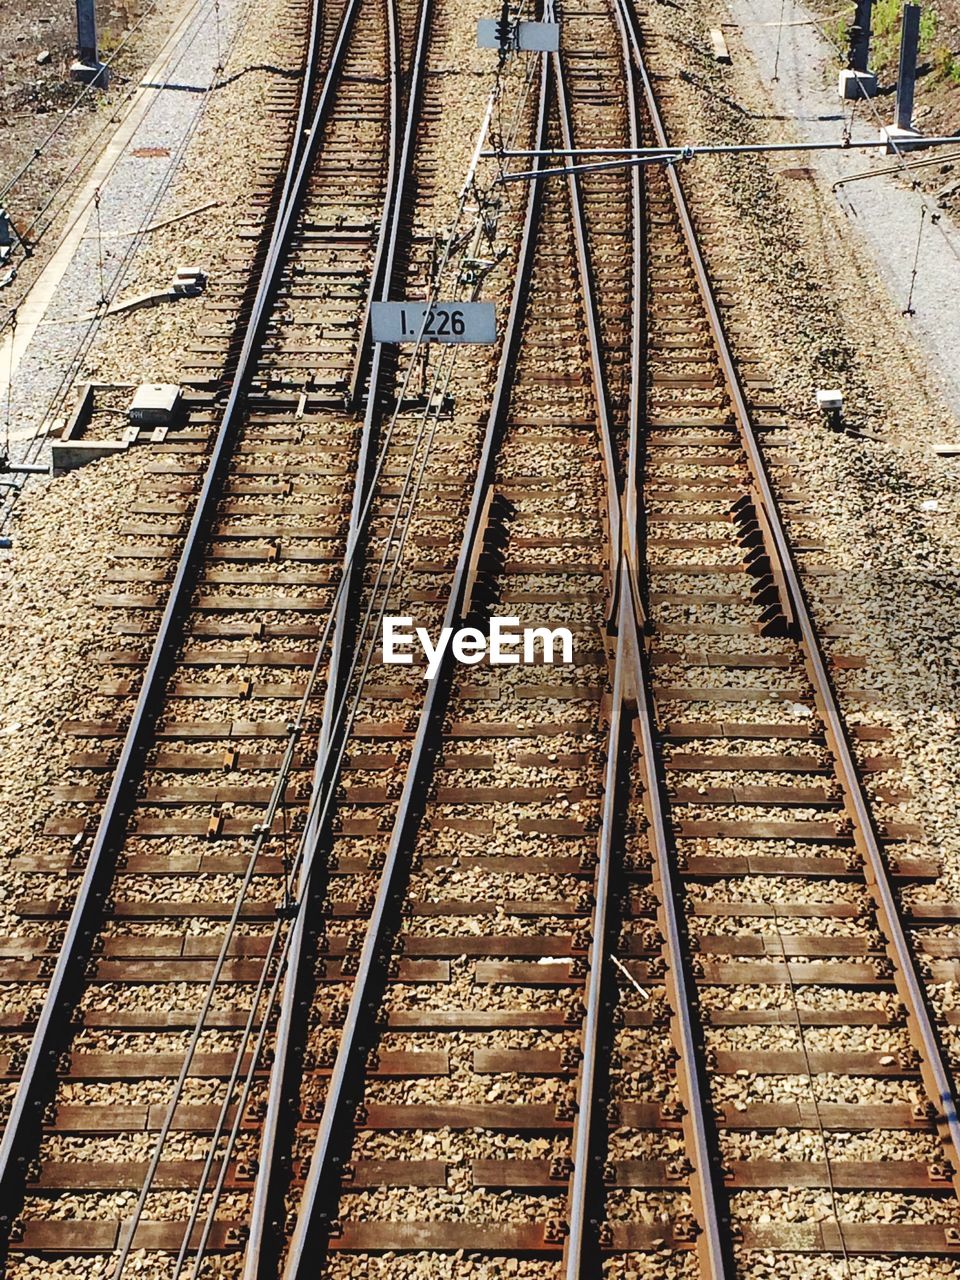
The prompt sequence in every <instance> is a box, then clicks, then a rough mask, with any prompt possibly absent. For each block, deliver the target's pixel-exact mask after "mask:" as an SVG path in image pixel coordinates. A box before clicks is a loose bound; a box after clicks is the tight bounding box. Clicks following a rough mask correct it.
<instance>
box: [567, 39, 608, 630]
mask: <svg viewBox="0 0 960 1280" xmlns="http://www.w3.org/2000/svg"><path fill="white" fill-rule="evenodd" d="M550 56H551V58H552V59H553V67H554V71H553V78H554V84H555V85H556V96H557V109H558V113H559V116H560V132H561V135H562V137H563V140H564V143H565V144H566V145H567V146H572V145H573V119H572V115H571V111H570V99H569V97H568V95H567V87H566V83H565V81H564V76H563V63H562V61H561V56H560V54H559V53H553V54H551V55H550ZM568 191H569V198H570V217H571V221H572V223H573V238H574V244H575V246H576V253H577V267H578V271H579V276H580V293H581V297H582V299H583V311H584V318H585V320H586V322H587V343H588V346H589V350H590V366H591V370H592V372H593V392H594V403H595V404H596V406H597V427H598V429H599V432H600V446H601V451H602V459H603V467H604V470H605V472H606V475H607V486H606V488H607V513H606V524H607V538H608V540H609V542H610V547H611V550H610V567H611V577H610V581H611V598H610V608H609V612H608V615H607V616H608V618H609V619H612V618H614V617H615V616H616V611H617V598H618V594H619V567H620V562H621V550H622V547H623V508H622V505H621V502H620V488H621V476H620V468H619V466H618V465H617V446H616V438H615V435H614V427H613V414H612V412H611V408H610V388H609V385H608V381H607V371H606V369H605V368H604V363H603V343H602V341H601V335H600V313H599V307H598V304H597V295H596V292H595V290H594V287H593V270H592V263H591V255H590V246H589V245H588V243H587V228H586V218H585V215H584V203H583V190H582V186H581V182H580V178H579V177H578V176H577V175H575V174H571V176H570V179H569V181H568Z"/></svg>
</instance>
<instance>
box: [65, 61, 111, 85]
mask: <svg viewBox="0 0 960 1280" xmlns="http://www.w3.org/2000/svg"><path fill="white" fill-rule="evenodd" d="M70 79H71V80H76V81H77V83H78V84H93V85H96V87H97V88H98V89H106V87H107V85H108V84H109V82H110V68H109V67H107V66H106V65H105V63H103V62H80V61H79V60H78V61H77V62H73V63H71V64H70Z"/></svg>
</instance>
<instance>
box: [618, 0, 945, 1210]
mask: <svg viewBox="0 0 960 1280" xmlns="http://www.w3.org/2000/svg"><path fill="white" fill-rule="evenodd" d="M620 3H621V5H622V6H623V8H624V15H625V18H626V20H627V23H628V27H629V31H630V42H631V46H632V49H633V55H634V61H635V63H636V66H637V70H638V72H639V74H640V77H641V80H642V82H643V86H644V92H645V96H646V100H647V108H648V111H649V113H650V118H651V122H652V124H653V129H654V133H655V134H656V137H657V141H658V144H660V145H663V146H665V145H666V132H665V130H664V126H663V121H662V119H661V116H660V112H659V107H658V104H657V101H656V96H655V94H654V91H653V85H652V83H651V81H650V77H649V75H648V73H647V70H646V67H645V65H644V62H643V57H642V54H641V47H640V46H641V41H640V36H639V31H638V28H637V24H636V18H635V15H634V13H633V11H632V9H630V8H629V7H628V6H627V0H620ZM667 177H668V180H669V183H670V187H671V191H672V193H673V198H674V203H675V205H676V209H677V215H678V218H679V221H680V225H681V229H682V231H683V236H684V240H685V241H686V244H687V249H688V252H689V254H690V260H691V263H692V265H693V268H694V272H695V274H696V278H697V284H698V287H699V290H700V294H701V297H702V299H703V303H704V306H705V308H706V311H707V316H708V319H709V322H710V327H711V330H712V333H713V338H714V342H715V345H716V349H717V353H718V355H719V358H720V362H721V366H722V368H723V372H724V378H725V381H726V384H727V389H728V392H729V394H730V398H731V401H732V403H733V407H734V414H735V418H736V425H737V430H738V433H739V435H740V439H741V443H742V445H743V448H744V451H745V453H746V456H747V462H748V466H749V470H750V473H751V477H752V479H753V482H754V485H755V493H754V500H755V504H756V505H757V506H758V514H759V515H760V516H761V517H762V519H761V524H763V525H765V526H766V528H765V529H764V530H763V532H764V539H765V542H767V545H768V547H769V548H770V553H771V554H770V558H771V561H772V562H773V563H774V565H778V566H779V574H778V577H779V583H778V586H779V589H780V592H781V595H782V596H784V597H785V603H786V606H787V608H788V610H789V611H790V612H791V613H792V615H793V621H794V625H795V627H796V629H797V631H798V634H799V638H800V641H801V644H802V651H803V658H804V666H805V668H806V671H807V675H808V677H809V679H810V682H811V684H812V685H813V689H814V698H815V701H816V704H817V710H818V712H819V714H820V717H821V719H822V721H823V724H824V730H825V737H826V740H827V744H828V746H829V748H830V750H831V752H832V754H833V757H834V763H835V766H836V769H837V774H838V778H839V781H840V786H841V789H842V791H843V793H844V800H845V804H846V808H847V812H848V814H849V815H850V817H851V818H852V821H853V831H854V843H855V845H856V847H857V849H858V851H859V852H860V854H861V856H862V857H863V859H864V874H865V879H866V881H867V885H868V888H869V890H870V892H871V896H872V897H873V900H874V905H875V907H876V910H877V915H878V919H879V923H880V927H881V930H882V931H883V934H884V946H885V950H886V952H887V955H888V957H889V958H890V960H891V961H892V967H893V973H894V984H895V986H896V989H897V992H898V994H899V995H900V998H901V999H902V1000H903V1003H904V1007H905V1010H906V1017H907V1023H908V1026H909V1028H910V1030H911V1032H912V1038H913V1040H914V1043H915V1044H919V1048H920V1071H921V1075H922V1077H923V1080H924V1084H925V1086H926V1088H927V1091H928V1093H929V1095H930V1100H931V1102H932V1103H933V1107H934V1114H935V1116H936V1124H937V1128H938V1130H939V1132H940V1136H941V1140H942V1141H943V1143H944V1147H945V1154H946V1157H947V1161H948V1163H949V1165H950V1167H951V1170H952V1181H953V1184H954V1188H955V1190H956V1191H957V1194H958V1195H960V1117H958V1113H957V1099H956V1093H955V1086H954V1083H953V1080H952V1077H951V1072H950V1069H949V1067H948V1065H947V1062H946V1060H945V1055H944V1052H943V1048H942V1045H941V1043H940V1038H939V1036H938V1034H937V1031H936V1028H935V1026H934V1022H933V1018H932V1015H931V1013H930V1008H929V1005H928V1003H927V997H926V992H925V989H924V983H923V980H922V978H921V975H920V973H919V971H918V968H917V964H916V960H915V958H914V955H913V951H912V948H911V946H910V943H909V942H908V940H907V935H906V929H905V927H904V924H903V918H902V915H901V912H900V907H899V904H898V902H897V899H896V895H895V892H894V889H893V885H892V883H891V879H890V872H889V868H888V866H887V861H886V858H885V856H884V854H883V852H882V850H881V847H880V839H879V836H878V832H877V828H876V825H875V822H874V819H873V816H872V814H871V811H870V804H869V801H868V799H867V797H866V794H865V791H864V787H863V783H862V781H861V778H860V775H859V772H858V770H857V766H856V762H855V759H854V754H853V749H852V747H851V744H850V739H849V736H848V734H847V729H846V724H845V721H844V717H843V714H842V712H841V710H840V706H839V702H838V700H837V696H836V692H835V690H834V688H833V683H832V681H831V679H830V675H829V671H828V669H827V663H826V659H825V657H824V653H823V649H822V646H821V643H820V637H819V634H818V632H817V629H816V626H815V624H814V621H813V617H812V614H811V612H810V609H809V606H808V604H807V600H806V595H805V593H804V591H803V588H802V586H801V580H800V572H799V569H798V567H797V564H796V561H795V558H794V555H793V552H792V550H791V547H790V543H789V539H788V536H787V532H786V528H785V526H784V523H783V519H782V516H781V513H780V509H779V506H778V504H777V501H776V498H775V496H774V493H773V488H772V485H771V483H770V479H769V475H768V472H767V466H766V462H765V460H764V457H763V454H762V451H761V449H760V445H759V441H758V439H757V435H756V431H755V429H754V427H753V423H752V420H751V416H750V412H749V409H748V406H747V403H746V399H745V397H744V394H743V390H742V386H741V384H740V379H739V374H738V372H737V368H736V364H735V361H734V358H733V354H732V352H731V349H730V345H729V343H728V341H727V337H726V332H725V329H724V326H723V322H722V319H721V316H720V312H719V309H718V306H717V303H716V300H715V298H714V296H713V291H712V287H711V283H710V278H709V274H708V272H707V268H706V264H705V262H704V259H703V255H702V253H701V251H700V246H699V244H698V241H697V237H696V232H695V229H694V225H693V220H692V218H691V215H690V212H689V209H688V207H687V203H686V198H685V195H684V192H683V188H682V186H681V183H680V179H679V176H678V175H677V173H676V170H675V168H674V166H669V167H668V169H667Z"/></svg>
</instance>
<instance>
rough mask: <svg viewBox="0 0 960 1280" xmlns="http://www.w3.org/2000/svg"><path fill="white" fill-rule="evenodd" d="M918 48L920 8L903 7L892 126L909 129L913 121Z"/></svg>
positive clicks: (912, 6) (907, 5)
mask: <svg viewBox="0 0 960 1280" xmlns="http://www.w3.org/2000/svg"><path fill="white" fill-rule="evenodd" d="M919 47H920V6H919V5H918V4H905V5H904V6H903V27H902V29H901V31H900V71H899V74H898V75H897V110H896V114H895V116H894V124H895V125H896V127H897V128H898V129H909V128H910V127H911V124H912V121H913V89H914V85H915V84H916V79H917V50H918V49H919Z"/></svg>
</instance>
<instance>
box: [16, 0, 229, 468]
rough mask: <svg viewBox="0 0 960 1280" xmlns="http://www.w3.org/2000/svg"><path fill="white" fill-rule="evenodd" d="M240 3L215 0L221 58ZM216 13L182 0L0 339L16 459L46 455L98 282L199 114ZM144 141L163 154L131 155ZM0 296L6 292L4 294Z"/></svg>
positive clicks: (139, 221) (146, 212) (145, 212)
mask: <svg viewBox="0 0 960 1280" xmlns="http://www.w3.org/2000/svg"><path fill="white" fill-rule="evenodd" d="M245 8H246V0H220V34H221V48H222V50H223V52H224V56H225V55H226V51H227V50H228V49H229V46H230V43H231V41H232V39H233V36H234V34H235V32H236V30H237V29H238V26H239V23H240V21H241V19H242V13H243V11H244V9H245ZM215 20H216V19H215V15H214V5H213V0H193V3H189V4H187V6H186V7H185V9H184V11H183V12H182V14H181V16H180V18H179V20H178V22H177V25H176V26H175V27H174V29H173V31H172V32H171V34H170V36H169V37H168V39H167V41H166V43H165V44H164V46H163V48H162V50H161V51H160V54H159V56H158V57H157V59H156V61H155V62H154V64H153V66H152V67H150V69H149V70H148V71H147V72H146V74H145V75H144V77H143V80H142V81H141V83H140V87H139V89H138V91H137V93H136V95H135V96H134V98H133V100H132V102H131V104H130V106H129V108H128V110H127V112H126V114H125V116H124V118H123V120H122V121H121V123H120V125H119V126H118V128H117V130H116V132H115V134H114V135H113V137H112V138H111V140H110V141H109V142H108V143H107V145H106V147H105V148H104V150H103V152H102V153H101V155H100V157H99V159H98V161H97V163H96V165H95V167H94V169H93V171H92V173H91V175H90V177H89V179H88V180H87V182H86V184H85V186H84V188H83V190H82V191H81V192H80V194H79V196H78V197H77V199H76V201H75V202H74V205H73V208H72V209H71V212H70V214H69V218H68V223H67V230H66V232H65V233H64V234H63V236H62V239H61V241H60V244H59V245H58V248H57V250H56V252H55V254H54V255H53V257H52V258H51V260H50V262H49V263H48V264H47V266H46V267H45V268H44V271H43V273H42V274H41V276H40V277H39V278H38V280H37V281H36V283H35V284H34V286H33V287H32V289H31V290H30V292H29V294H28V295H27V298H26V299H25V300H24V302H23V303H22V304H21V305H20V307H19V309H18V314H17V327H16V333H15V336H13V335H11V334H10V331H9V330H8V332H7V334H6V335H5V337H4V338H3V339H0V404H2V405H3V410H4V416H5V415H6V401H7V388H8V380H9V373H10V369H11V364H12V368H13V378H12V382H13V388H12V394H11V415H10V423H11V460H12V461H15V462H21V461H24V460H26V459H29V460H30V461H32V462H33V461H40V462H46V460H47V453H46V450H45V449H42V448H38V446H37V445H34V444H33V441H34V439H35V437H36V436H37V433H38V431H40V430H42V429H49V427H50V425H52V424H51V422H50V421H49V415H50V411H51V407H52V406H54V405H56V404H57V403H58V399H59V397H60V395H61V394H62V391H63V390H64V389H65V388H66V387H68V386H69V385H70V383H71V382H72V380H73V379H74V377H75V376H76V374H77V372H78V371H79V368H80V366H81V364H82V361H83V357H84V354H85V352H86V350H87V348H88V346H89V344H90V342H91V341H92V339H93V337H94V336H95V334H96V331H97V329H98V327H99V319H98V307H97V304H98V301H99V299H100V296H101V289H103V292H104V293H105V294H106V296H107V297H108V298H111V299H112V298H113V297H114V296H115V294H116V292H117V290H118V288H119V286H120V284H121V282H122V279H123V276H124V273H125V270H126V266H127V264H128V262H129V260H130V256H131V254H132V252H134V251H135V249H136V246H137V244H138V243H139V238H138V237H137V236H136V235H131V234H130V232H131V231H135V230H137V229H142V228H144V227H146V226H148V225H149V224H150V223H151V221H153V220H154V219H155V218H156V216H157V210H158V208H159V206H160V204H161V202H162V200H163V197H164V194H165V192H166V191H167V188H168V186H169V185H170V182H171V181H172V179H173V177H174V176H175V173H176V171H177V168H178V166H179V164H180V162H181V160H182V156H183V151H184V149H185V148H186V146H187V144H188V143H189V141H190V138H191V137H192V136H193V132H194V130H195V129H196V126H197V125H198V123H199V121H200V117H201V114H202V112H203V108H204V105H205V103H206V101H207V90H208V88H209V87H210V85H211V84H212V83H213V80H214V76H215V74H216V63H217V42H216V39H215V35H214V32H215V27H214V23H215ZM147 148H156V149H158V150H159V152H160V154H159V155H156V156H148V157H144V156H142V155H140V156H134V155H133V154H132V153H133V152H134V151H141V150H143V149H147ZM167 153H168V154H167ZM98 189H99V192H100V208H99V212H98V211H97V209H96V206H95V193H96V192H97V190H98ZM98 221H99V236H98V234H97V229H98V226H97V224H98ZM101 244H102V248H103V251H104V252H103V259H104V261H103V273H102V280H101V271H100V267H99V265H98V257H99V247H100V245H101ZM0 301H5V299H3V298H2V296H0ZM11 348H12V350H11Z"/></svg>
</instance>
